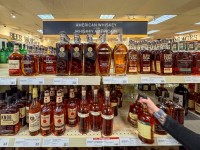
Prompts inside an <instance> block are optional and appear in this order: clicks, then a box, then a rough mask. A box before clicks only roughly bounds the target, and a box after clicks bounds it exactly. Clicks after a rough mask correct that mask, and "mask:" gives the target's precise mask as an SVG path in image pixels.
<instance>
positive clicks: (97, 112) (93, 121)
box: [90, 89, 101, 131]
mask: <svg viewBox="0 0 200 150" xmlns="http://www.w3.org/2000/svg"><path fill="white" fill-rule="evenodd" d="M93 93H94V94H93V100H92V101H93V103H92V104H91V105H90V126H91V130H92V131H99V130H100V129H101V107H100V104H99V102H98V91H97V89H94V91H93Z"/></svg>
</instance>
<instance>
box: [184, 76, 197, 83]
mask: <svg viewBox="0 0 200 150" xmlns="http://www.w3.org/2000/svg"><path fill="white" fill-rule="evenodd" d="M184 79H185V83H200V77H199V76H185V77H184Z"/></svg>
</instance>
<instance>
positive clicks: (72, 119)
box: [67, 89, 78, 127]
mask: <svg viewBox="0 0 200 150" xmlns="http://www.w3.org/2000/svg"><path fill="white" fill-rule="evenodd" d="M77 109H78V105H77V102H76V100H75V93H74V89H70V94H69V101H68V103H67V119H68V120H67V125H68V126H69V127H75V126H76V125H77Z"/></svg>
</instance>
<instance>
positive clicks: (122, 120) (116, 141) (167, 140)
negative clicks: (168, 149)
mask: <svg viewBox="0 0 200 150" xmlns="http://www.w3.org/2000/svg"><path fill="white" fill-rule="evenodd" d="M128 107H129V102H124V103H123V107H122V108H120V109H119V115H118V116H117V117H115V118H114V131H113V135H112V136H110V137H103V136H102V134H101V132H92V131H90V132H89V133H88V134H85V135H82V134H80V133H79V131H78V127H74V128H69V127H66V132H65V134H64V135H62V136H57V137H56V136H54V135H50V136H47V137H43V136H41V135H37V136H29V132H28V129H27V127H24V128H22V129H21V130H20V132H19V133H18V134H17V135H15V136H1V137H0V147H102V146H179V145H180V144H179V143H178V142H177V141H176V140H175V139H173V138H172V137H171V136H170V135H164V136H163V135H162V136H161V135H157V134H155V142H154V144H151V145H148V144H144V143H142V142H141V141H140V140H139V139H138V137H137V129H136V128H133V127H132V126H131V125H130V124H129V123H128V121H127V115H128V109H127V108H128ZM190 115H192V114H190ZM192 119H193V120H188V118H187V119H186V120H185V124H184V125H185V126H186V127H188V128H190V129H192V130H193V131H194V132H197V133H200V131H199V124H200V120H198V119H195V117H192Z"/></svg>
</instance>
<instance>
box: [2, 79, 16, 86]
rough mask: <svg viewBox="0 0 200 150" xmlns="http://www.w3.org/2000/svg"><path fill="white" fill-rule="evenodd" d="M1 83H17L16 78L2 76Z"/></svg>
mask: <svg viewBox="0 0 200 150" xmlns="http://www.w3.org/2000/svg"><path fill="white" fill-rule="evenodd" d="M0 85H16V78H0Z"/></svg>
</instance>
